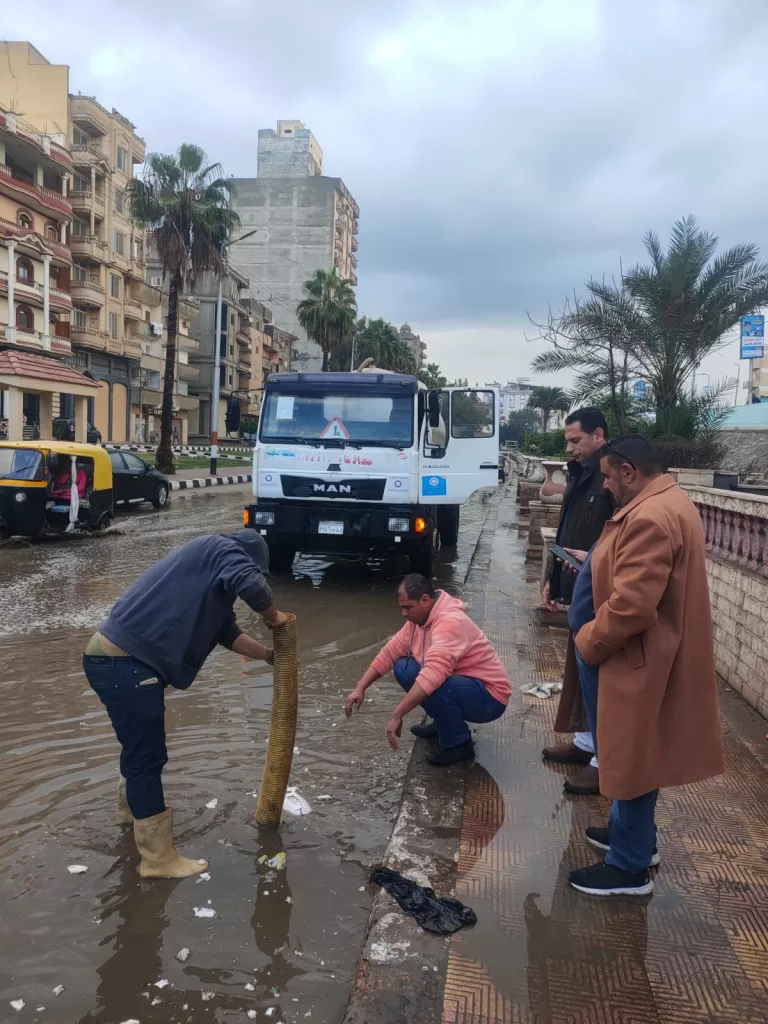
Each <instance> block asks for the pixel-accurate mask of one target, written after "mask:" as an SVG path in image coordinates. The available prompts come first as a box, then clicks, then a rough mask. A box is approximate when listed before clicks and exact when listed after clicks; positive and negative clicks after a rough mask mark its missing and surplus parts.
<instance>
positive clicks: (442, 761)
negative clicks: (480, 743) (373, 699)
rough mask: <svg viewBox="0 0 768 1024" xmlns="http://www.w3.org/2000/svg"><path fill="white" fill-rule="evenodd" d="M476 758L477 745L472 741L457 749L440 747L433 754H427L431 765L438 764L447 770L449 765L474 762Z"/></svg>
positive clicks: (467, 741)
mask: <svg viewBox="0 0 768 1024" xmlns="http://www.w3.org/2000/svg"><path fill="white" fill-rule="evenodd" d="M474 758H475V744H474V743H473V742H472V739H471V738H470V739H468V740H466V741H465V742H464V743H459V745H458V746H456V747H438V748H437V750H435V751H434V752H433V753H431V754H427V760H428V761H429V763H430V764H437V765H440V766H441V767H444V768H447V767H448V765H451V764H458V763H459V762H460V761H473V760H474Z"/></svg>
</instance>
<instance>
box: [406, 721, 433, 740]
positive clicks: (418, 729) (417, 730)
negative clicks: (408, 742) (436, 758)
mask: <svg viewBox="0 0 768 1024" xmlns="http://www.w3.org/2000/svg"><path fill="white" fill-rule="evenodd" d="M411 732H412V733H413V735H414V736H418V737H419V739H422V740H431V739H434V738H435V737H436V736H437V726H436V725H435V723H434V722H424V723H423V725H412V726H411Z"/></svg>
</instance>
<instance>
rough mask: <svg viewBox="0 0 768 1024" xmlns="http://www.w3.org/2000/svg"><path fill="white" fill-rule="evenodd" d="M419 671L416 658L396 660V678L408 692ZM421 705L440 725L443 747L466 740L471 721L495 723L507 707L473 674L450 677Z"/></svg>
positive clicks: (439, 737) (438, 731)
mask: <svg viewBox="0 0 768 1024" xmlns="http://www.w3.org/2000/svg"><path fill="white" fill-rule="evenodd" d="M419 672H421V665H420V664H419V663H418V661H416V659H415V658H414V657H408V658H398V659H397V661H396V662H395V667H394V673H395V679H396V680H397V681H398V683H400V685H401V686H402V688H403V689H404V690H405V691H406V692H407V691H408V690H410V688H411V687H412V686H413V684H414V683H415V682H416V676H417V675H418V674H419ZM421 706H422V707H423V708H424V710H425V711H426V712H427V714H428V715H429V716H430V718H431V719H432V721H433V722H434V723H435V726H436V727H437V739H438V742H439V744H440V746H441V747H457V746H458V745H459V744H460V743H466V742H467V740H468V739H469V738H470V731H469V726H468V725H467V722H493V721H495V720H496V719H497V718H501V716H502V715H503V714H504V712H505V711H506V710H507V707H506V705H505V704H502V703H501V701H498V700H496V698H495V697H492V696H491V695H490V693H488V690H487V689H486V688H485V685H484V684H483V683H482V682H480V680H479V679H472V678H471V677H470V676H448V678H447V679H446V680H445V682H444V683H443V685H442V686H439V687H438V688H437V689H436V690H435V691H434V693H430V695H429V696H428V697H427V699H426V700H425V701H423V702H422V705H421Z"/></svg>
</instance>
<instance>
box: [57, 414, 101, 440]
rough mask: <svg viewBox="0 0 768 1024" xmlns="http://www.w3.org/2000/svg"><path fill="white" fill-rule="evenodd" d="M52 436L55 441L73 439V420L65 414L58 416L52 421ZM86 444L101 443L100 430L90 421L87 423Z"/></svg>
mask: <svg viewBox="0 0 768 1024" xmlns="http://www.w3.org/2000/svg"><path fill="white" fill-rule="evenodd" d="M53 436H54V437H55V438H56V440H57V441H74V440H75V421H74V419H68V418H67V417H66V416H58V417H57V418H56V419H55V420H54V421H53ZM88 444H101V432H100V431H99V430H97V429H96V427H94V425H93V424H92V423H89V424H88Z"/></svg>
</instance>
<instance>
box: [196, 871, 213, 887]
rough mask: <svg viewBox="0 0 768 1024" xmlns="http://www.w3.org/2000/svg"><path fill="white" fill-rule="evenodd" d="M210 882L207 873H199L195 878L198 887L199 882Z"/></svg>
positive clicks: (209, 876) (208, 873)
mask: <svg viewBox="0 0 768 1024" xmlns="http://www.w3.org/2000/svg"><path fill="white" fill-rule="evenodd" d="M210 880H211V875H210V872H208V871H201V872H200V874H199V875H198V876H197V883H196V884H197V885H199V884H200V883H201V882H210Z"/></svg>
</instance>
